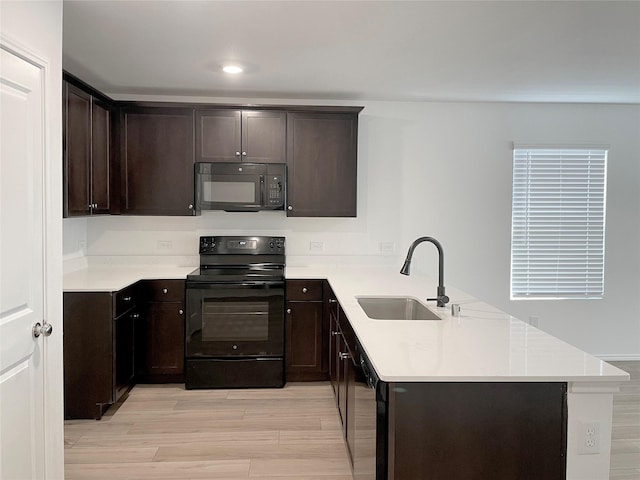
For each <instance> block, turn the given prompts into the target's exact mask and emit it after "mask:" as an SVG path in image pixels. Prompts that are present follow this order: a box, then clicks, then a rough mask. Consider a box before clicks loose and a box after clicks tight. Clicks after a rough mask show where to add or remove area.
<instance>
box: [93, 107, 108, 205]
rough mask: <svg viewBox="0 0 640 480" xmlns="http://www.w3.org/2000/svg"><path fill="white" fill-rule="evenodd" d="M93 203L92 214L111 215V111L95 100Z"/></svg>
mask: <svg viewBox="0 0 640 480" xmlns="http://www.w3.org/2000/svg"><path fill="white" fill-rule="evenodd" d="M91 132H92V134H91V203H92V204H93V205H94V207H93V208H92V209H91V213H92V214H97V213H109V212H110V211H111V200H110V189H109V179H110V165H111V109H110V108H109V105H108V104H106V103H104V102H102V101H100V100H97V99H95V98H94V99H93V104H92V107H91Z"/></svg>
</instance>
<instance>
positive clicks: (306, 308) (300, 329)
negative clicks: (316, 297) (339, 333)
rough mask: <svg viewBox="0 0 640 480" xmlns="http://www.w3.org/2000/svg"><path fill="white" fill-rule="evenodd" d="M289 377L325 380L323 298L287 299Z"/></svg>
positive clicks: (305, 379)
mask: <svg viewBox="0 0 640 480" xmlns="http://www.w3.org/2000/svg"><path fill="white" fill-rule="evenodd" d="M285 342H286V346H287V347H286V378H287V381H314V380H326V373H325V372H323V371H322V343H323V342H322V302H287V316H286V339H285Z"/></svg>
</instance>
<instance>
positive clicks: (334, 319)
mask: <svg viewBox="0 0 640 480" xmlns="http://www.w3.org/2000/svg"><path fill="white" fill-rule="evenodd" d="M330 298H331V297H330ZM332 305H334V306H332V307H330V309H329V339H328V343H329V381H330V382H331V386H332V387H333V393H334V394H335V396H336V402H337V401H338V378H339V370H338V365H339V364H340V361H339V358H338V352H339V348H340V343H339V341H338V337H339V336H340V331H339V329H338V308H337V302H336V303H335V304H332Z"/></svg>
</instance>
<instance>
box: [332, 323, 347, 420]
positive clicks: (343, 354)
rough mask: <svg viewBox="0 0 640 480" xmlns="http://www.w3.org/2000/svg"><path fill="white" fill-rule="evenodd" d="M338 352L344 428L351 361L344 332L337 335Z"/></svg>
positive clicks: (339, 387)
mask: <svg viewBox="0 0 640 480" xmlns="http://www.w3.org/2000/svg"><path fill="white" fill-rule="evenodd" d="M335 338H336V352H337V365H336V367H337V372H338V378H337V387H338V412H339V413H340V420H341V421H342V430H343V432H346V428H347V378H346V374H347V364H348V363H350V362H351V360H349V358H347V357H348V351H347V345H346V343H345V341H344V338H343V337H342V334H339V335H336V337H335Z"/></svg>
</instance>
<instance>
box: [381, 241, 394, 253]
mask: <svg viewBox="0 0 640 480" xmlns="http://www.w3.org/2000/svg"><path fill="white" fill-rule="evenodd" d="M380 252H382V253H396V244H395V243H393V242H380Z"/></svg>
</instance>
